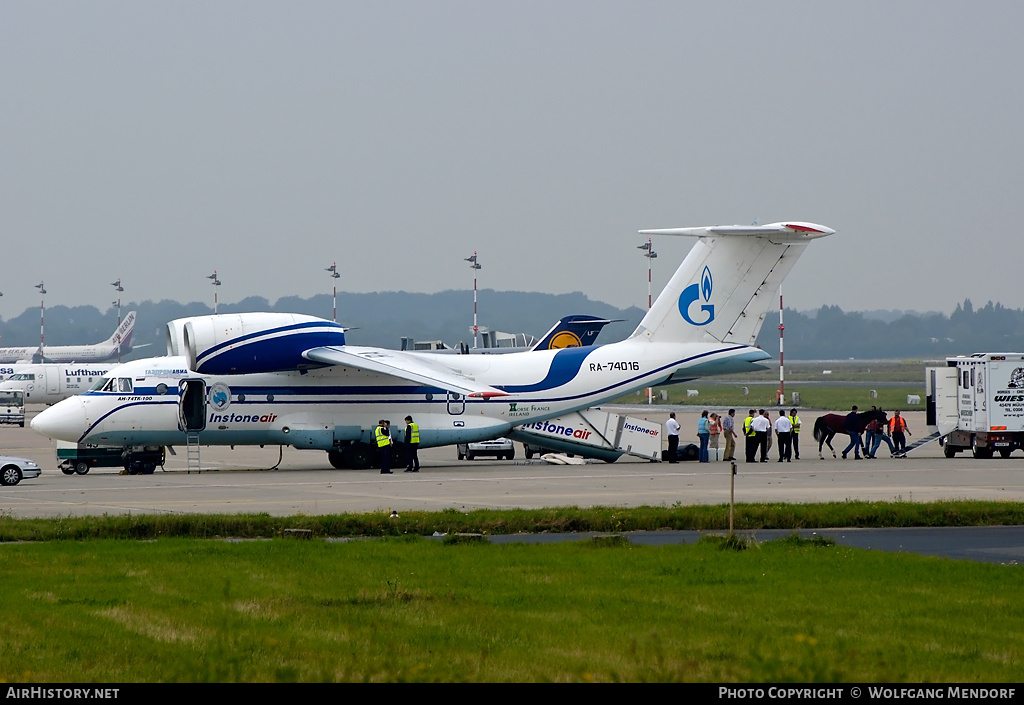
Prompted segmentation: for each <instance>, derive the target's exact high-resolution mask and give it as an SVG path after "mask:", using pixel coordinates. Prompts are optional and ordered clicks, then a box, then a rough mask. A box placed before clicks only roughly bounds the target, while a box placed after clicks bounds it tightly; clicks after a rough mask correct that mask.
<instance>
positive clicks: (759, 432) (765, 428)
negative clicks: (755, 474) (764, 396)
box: [750, 409, 772, 463]
mask: <svg viewBox="0 0 1024 705" xmlns="http://www.w3.org/2000/svg"><path fill="white" fill-rule="evenodd" d="M750 428H751V429H753V431H754V437H755V438H756V439H757V447H758V448H760V449H761V457H760V458H759V460H760V462H762V463H767V462H768V435H769V434H770V433H771V432H772V422H771V420H770V419H769V418H768V412H767V411H765V410H764V409H761V410H760V411H758V413H757V416H755V417H754V420H753V421H751V422H750Z"/></svg>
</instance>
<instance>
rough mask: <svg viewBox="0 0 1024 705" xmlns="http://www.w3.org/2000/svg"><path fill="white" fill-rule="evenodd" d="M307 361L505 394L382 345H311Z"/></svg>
mask: <svg viewBox="0 0 1024 705" xmlns="http://www.w3.org/2000/svg"><path fill="white" fill-rule="evenodd" d="M302 356H303V357H305V358H306V359H307V360H310V361H312V362H320V363H323V364H325V365H347V366H349V367H355V368H358V369H361V370H367V371H369V372H378V373H380V374H385V375H391V376H392V377H398V378H400V379H406V380H409V381H410V382H418V383H420V384H430V385H434V386H436V387H440V388H441V389H445V390H447V391H450V392H458V393H459V394H464V395H466V396H467V397H476V398H482V399H487V398H490V397H502V396H506V395H507V394H508V393H507V392H503V391H501V390H500V389H495V388H494V387H491V386H489V385H486V384H483V383H481V382H477V381H476V380H475V379H472V378H470V377H467V376H465V375H463V374H459V373H458V372H456V371H455V370H453V369H452V368H450V367H446V366H444V365H439V364H437V363H435V362H434V361H433V360H428V359H426V358H425V356H424V355H422V354H415V353H409V354H407V353H404V352H401V351H398V350H385V349H382V348H364V347H355V346H350V345H346V346H345V347H344V348H341V347H334V346H325V347H319V348H312V349H310V350H307V351H306V352H304V353H303V354H302Z"/></svg>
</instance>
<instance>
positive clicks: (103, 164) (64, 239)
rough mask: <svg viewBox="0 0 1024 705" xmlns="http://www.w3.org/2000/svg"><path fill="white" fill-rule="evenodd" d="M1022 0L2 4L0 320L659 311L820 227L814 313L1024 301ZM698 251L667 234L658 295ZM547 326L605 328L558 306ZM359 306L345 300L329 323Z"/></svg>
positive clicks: (809, 274) (801, 283)
mask: <svg viewBox="0 0 1024 705" xmlns="http://www.w3.org/2000/svg"><path fill="white" fill-rule="evenodd" d="M1022 27H1024V3H1021V2H1019V0H1018V1H1016V2H1012V1H1006V2H977V3H971V2H966V1H964V2H941V1H936V0H928V1H922V2H893V1H891V0H887V1H885V2H856V3H839V2H816V1H815V2H713V3H712V2H706V1H705V2H681V1H680V0H672V1H669V2H644V1H637V0H629V1H628V2H627V1H618V2H607V1H600V0H585V1H584V0H579V1H577V0H571V1H570V0H561V1H559V0H554V1H553V0H544V1H543V2H541V1H537V2H532V1H530V0H515V2H495V1H488V0H468V1H466V2H454V1H448V0H436V1H423V0H417V1H409V2H406V1H397V0H396V1H387V0H372V1H367V2H342V1H338V0H335V1H332V2H301V1H298V2H296V1H294V0H293V1H290V2H265V1H259V0H245V1H244V2H210V1H209V0H204V1H203V2H181V1H174V2H160V3H157V2H61V1H55V2H37V1H35V0H32V1H29V2H23V1H20V0H18V1H12V0H3V1H2V2H0V66H2V67H3V68H2V69H0V101H2V106H3V107H2V109H0V130H2V139H0V237H2V240H0V247H2V253H3V254H2V259H0V261H2V263H3V267H2V268H0V291H2V292H3V294H4V296H3V298H0V317H3V318H10V317H13V316H15V315H18V314H19V313H21V312H22V311H23V310H24V309H25V308H27V307H30V306H38V304H39V296H38V294H37V290H36V289H35V288H34V286H35V285H36V284H38V283H40V281H45V284H46V289H47V290H48V292H49V293H48V294H47V296H46V303H47V306H54V305H60V304H64V305H78V304H92V305H95V306H97V307H99V308H100V309H101V310H107V309H108V308H109V307H110V303H111V301H113V300H114V298H116V295H115V292H114V291H113V287H111V286H110V282H113V281H114V280H115V279H117V278H118V277H120V278H122V279H123V282H124V287H125V289H126V291H125V293H124V297H125V299H124V300H125V301H126V302H127V301H130V300H145V299H153V300H159V299H165V298H168V299H177V300H182V301H197V300H198V301H205V302H208V303H210V304H211V305H212V301H213V289H214V287H212V286H211V282H210V281H209V280H208V279H206V276H207V275H208V274H211V273H212V272H213V270H215V269H216V270H217V272H218V274H219V276H220V278H221V281H222V282H223V285H222V286H221V287H219V288H218V290H219V296H220V300H221V301H223V302H234V301H238V300H240V299H242V298H245V297H247V296H251V295H259V296H265V297H267V298H268V299H270V300H271V301H274V300H276V299H277V298H279V297H281V296H286V295H292V294H297V295H300V296H303V297H308V296H312V295H314V294H318V293H329V292H330V290H331V285H332V280H331V279H330V276H329V275H328V273H326V272H325V271H324V268H325V267H327V266H329V265H330V264H331V262H333V261H335V260H337V262H338V268H339V271H340V272H341V275H342V276H341V278H340V279H339V280H338V286H339V289H341V290H347V291H355V292H365V291H378V290H406V291H415V292H434V291H439V290H443V289H453V288H454V289H459V288H465V289H469V288H471V287H472V276H473V273H472V270H471V269H470V268H469V265H468V264H467V263H466V262H464V261H463V258H465V257H468V256H469V255H471V254H472V253H473V251H474V250H476V251H478V252H479V258H480V262H481V263H482V265H483V269H481V270H480V271H479V286H480V288H493V289H498V290H527V291H543V292H551V293H560V292H568V291H577V290H578V291H582V292H584V293H586V294H587V295H589V296H590V297H592V298H594V299H598V300H601V301H606V302H608V303H611V304H615V305H617V306H623V307H624V306H628V305H637V306H645V305H646V299H647V270H646V260H645V259H644V258H643V256H642V253H641V252H640V251H638V250H637V249H636V246H637V245H639V244H641V242H643V239H642V238H641V237H640V236H639V235H638V234H637V233H636V231H637V230H638V229H641V228H669V227H682V226H698V225H713V224H732V223H750V222H753V221H754V220H755V219H756V220H758V221H759V222H761V223H767V222H773V221H778V220H787V219H796V220H808V221H814V222H818V223H822V224H824V225H828V226H830V227H832V228H835V229H836V230H838V231H839V232H838V234H837V235H835V236H832V237H830V238H827V239H824V240H818V241H815V242H813V243H812V244H811V245H810V247H808V249H807V251H806V252H805V253H804V255H803V258H802V259H801V261H800V262H799V263H798V264H797V266H796V267H795V269H794V271H793V272H792V274H790V276H789V278H788V279H787V281H786V284H785V297H786V305H787V306H789V307H792V308H796V309H811V308H817V307H819V306H820V305H822V304H835V305H839V306H841V307H842V308H843V309H845V310H864V309H875V308H902V309H917V310H938V311H943V312H946V313H949V312H951V311H952V310H953V308H954V307H955V306H956V304H957V303H958V302H960V301H962V300H963V299H964V298H970V299H971V300H972V301H973V302H974V303H975V305H976V306H977V305H980V304H984V302H986V301H988V300H990V299H991V300H993V301H997V302H1001V303H1002V304H1004V305H1006V306H1009V307H1013V308H1019V307H1024V287H1022V286H1021V284H1020V274H1019V270H1018V269H1017V267H1016V265H1014V262H1020V261H1022V259H1024V238H1022V237H1021V236H1020V234H1018V233H1017V232H1016V228H1014V227H1011V226H1012V224H1013V223H1014V222H1016V221H1018V220H1020V219H1021V215H1020V213H1019V209H1020V206H1021V204H1022V201H1024V199H1022V195H1024V193H1022V191H1024V173H1022V171H1024V128H1022V125H1024V114H1022V113H1024V110H1022V105H1024V79H1022V77H1021V71H1022V68H1024V42H1022V41H1021V40H1020V33H1021V29H1022ZM691 244H692V241H690V240H684V239H673V238H665V239H664V240H663V241H655V243H654V248H655V250H656V251H658V253H659V255H660V256H659V257H658V259H657V260H655V263H654V266H655V268H654V287H655V292H657V290H659V289H660V287H661V286H663V285H664V283H665V282H666V281H667V280H668V277H669V276H670V274H671V271H672V270H674V269H675V267H676V266H677V265H678V263H679V262H680V261H681V259H682V257H683V256H684V254H685V252H686V250H687V249H688V248H689V246H690V245H691ZM556 313H557V314H559V315H561V314H570V313H587V312H586V311H561V312H556ZM339 318H340V320H342V321H344V312H341V315H340V316H339Z"/></svg>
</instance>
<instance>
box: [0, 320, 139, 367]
mask: <svg viewBox="0 0 1024 705" xmlns="http://www.w3.org/2000/svg"><path fill="white" fill-rule="evenodd" d="M134 330H135V311H129V313H128V315H127V316H125V317H124V320H123V321H121V325H120V326H118V327H117V330H115V331H114V334H113V335H111V336H110V337H109V338H107V339H106V340H104V341H103V342H102V343H96V344H95V345H48V346H46V347H45V348H44V349H42V351H40V349H39V348H38V347H34V348H32V347H29V348H0V363H12V362H36V363H39V362H106V361H107V360H114V359H117V354H118V349H120V352H121V354H122V355H124V354H125V353H128V352H130V351H131V349H132V332H133V331H134ZM40 352H42V358H43V359H39V356H40Z"/></svg>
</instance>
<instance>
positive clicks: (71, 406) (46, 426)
mask: <svg viewBox="0 0 1024 705" xmlns="http://www.w3.org/2000/svg"><path fill="white" fill-rule="evenodd" d="M29 425H30V426H32V430H34V431H36V432H37V433H41V434H42V435H44V436H46V437H47V438H53V439H56V440H61V441H71V442H72V443H77V442H78V439H79V438H81V437H82V434H83V433H85V428H86V423H85V404H84V402H83V401H82V400H81V399H79V398H77V397H71V398H70V399H65V400H64V401H62V402H60V403H58V404H54V405H53V406H51V407H49V408H47V409H43V410H42V411H41V412H39V414H38V415H36V417H35V418H34V419H32V421H31V423H30V424H29Z"/></svg>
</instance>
